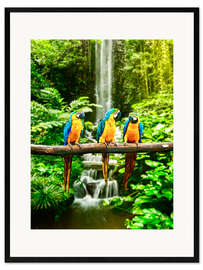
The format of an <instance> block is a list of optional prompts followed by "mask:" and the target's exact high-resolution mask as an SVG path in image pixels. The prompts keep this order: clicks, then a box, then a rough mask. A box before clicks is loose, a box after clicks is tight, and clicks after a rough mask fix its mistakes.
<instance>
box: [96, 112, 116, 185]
mask: <svg viewBox="0 0 203 270" xmlns="http://www.w3.org/2000/svg"><path fill="white" fill-rule="evenodd" d="M120 117H121V112H120V111H119V110H117V109H111V110H109V111H108V112H107V113H106V114H105V117H104V119H103V120H100V121H99V125H98V129H97V142H98V143H105V145H106V146H107V144H109V143H114V144H115V133H116V120H118V119H119V118H120ZM108 163H109V153H103V154H102V171H103V176H104V179H105V182H106V184H107V179H108Z"/></svg>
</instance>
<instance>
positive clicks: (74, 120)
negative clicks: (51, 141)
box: [63, 111, 85, 192]
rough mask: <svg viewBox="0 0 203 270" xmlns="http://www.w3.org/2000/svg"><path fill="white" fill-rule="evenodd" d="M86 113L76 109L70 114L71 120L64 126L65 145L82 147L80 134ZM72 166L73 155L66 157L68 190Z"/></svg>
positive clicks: (65, 180)
mask: <svg viewBox="0 0 203 270" xmlns="http://www.w3.org/2000/svg"><path fill="white" fill-rule="evenodd" d="M84 118H85V113H84V112H81V111H74V112H72V113H71V114H70V117H69V120H68V121H67V123H66V125H65V127H64V132H63V133H64V145H69V146H70V147H72V146H71V145H72V144H77V145H78V146H79V147H80V144H79V140H80V136H81V135H83V132H84V122H83V119H84ZM71 166H72V155H68V156H65V157H64V191H66V185H67V182H68V192H69V182H70V174H71Z"/></svg>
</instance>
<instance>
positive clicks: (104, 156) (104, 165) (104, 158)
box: [102, 153, 109, 184]
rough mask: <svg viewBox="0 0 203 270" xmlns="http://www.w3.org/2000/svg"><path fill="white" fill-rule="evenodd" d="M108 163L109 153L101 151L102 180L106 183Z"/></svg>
mask: <svg viewBox="0 0 203 270" xmlns="http://www.w3.org/2000/svg"><path fill="white" fill-rule="evenodd" d="M108 163H109V153H103V154H102V171H103V176H104V180H105V182H106V184H107V179H108Z"/></svg>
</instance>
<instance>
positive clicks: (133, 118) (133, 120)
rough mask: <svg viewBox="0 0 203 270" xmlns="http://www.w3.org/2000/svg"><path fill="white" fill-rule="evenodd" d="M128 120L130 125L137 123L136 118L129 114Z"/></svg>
mask: <svg viewBox="0 0 203 270" xmlns="http://www.w3.org/2000/svg"><path fill="white" fill-rule="evenodd" d="M128 118H129V120H130V122H132V123H137V121H138V117H137V115H135V114H130V115H129V117H128Z"/></svg>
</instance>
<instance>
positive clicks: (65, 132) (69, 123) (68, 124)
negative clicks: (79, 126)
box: [63, 120, 72, 145]
mask: <svg viewBox="0 0 203 270" xmlns="http://www.w3.org/2000/svg"><path fill="white" fill-rule="evenodd" d="M71 126H72V121H70V120H68V121H67V122H66V125H65V127H64V130H63V135H64V145H67V139H68V136H69V134H70V131H71Z"/></svg>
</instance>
